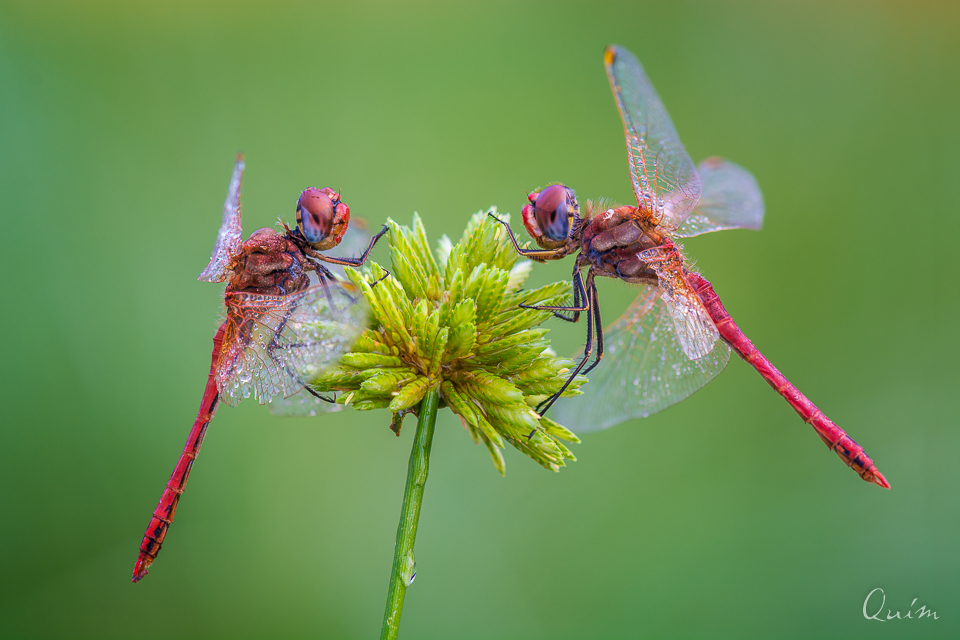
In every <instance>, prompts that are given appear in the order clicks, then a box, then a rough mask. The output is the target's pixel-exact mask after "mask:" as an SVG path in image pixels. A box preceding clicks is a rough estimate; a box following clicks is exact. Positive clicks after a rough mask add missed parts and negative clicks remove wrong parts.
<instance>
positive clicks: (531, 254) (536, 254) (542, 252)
mask: <svg viewBox="0 0 960 640" xmlns="http://www.w3.org/2000/svg"><path fill="white" fill-rule="evenodd" d="M487 215H488V216H490V217H491V218H493V219H494V220H496V221H497V222H499V223H500V224H502V225H503V226H504V227H506V228H507V235H509V236H510V242H512V243H513V248H514V249H516V250H517V253H519V254H520V255H522V256H523V257H525V258H533V259H534V260H543V259H546V258H553V257H555V256H557V255H559V254H560V253H561V252H562V248H561V249H522V248H520V243H518V242H517V237H516V236H515V235H513V229H511V228H510V224H509V223H507V222H504V221H503V220H501V219H500V218H498V217H497V216H495V215H493V214H492V213H490V212H489V211H488V212H487Z"/></svg>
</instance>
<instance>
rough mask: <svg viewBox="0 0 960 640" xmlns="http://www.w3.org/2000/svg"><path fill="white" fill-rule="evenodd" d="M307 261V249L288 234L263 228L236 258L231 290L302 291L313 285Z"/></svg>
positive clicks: (230, 284)
mask: <svg viewBox="0 0 960 640" xmlns="http://www.w3.org/2000/svg"><path fill="white" fill-rule="evenodd" d="M305 263H306V258H305V256H304V255H303V251H301V249H300V247H299V246H297V244H296V243H294V242H293V241H291V240H290V239H289V238H287V236H284V235H280V234H279V233H277V232H276V231H274V230H273V229H270V228H265V229H259V230H257V231H254V232H253V234H251V235H250V237H249V238H248V239H247V241H246V242H244V243H243V246H242V247H241V249H240V254H239V255H238V256H237V257H236V258H235V266H234V269H233V277H231V278H230V282H229V284H228V285H227V291H228V292H231V291H232V292H244V293H258V294H263V295H275V296H282V295H287V294H291V293H296V292H297V291H302V290H303V289H306V288H307V287H308V286H310V278H309V277H308V275H307V273H306V270H305V269H304V266H305Z"/></svg>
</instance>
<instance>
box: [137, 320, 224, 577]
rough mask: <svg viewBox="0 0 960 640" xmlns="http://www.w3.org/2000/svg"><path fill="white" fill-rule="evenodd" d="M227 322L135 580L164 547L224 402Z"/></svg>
mask: <svg viewBox="0 0 960 640" xmlns="http://www.w3.org/2000/svg"><path fill="white" fill-rule="evenodd" d="M226 327H227V324H226V323H223V324H222V325H220V328H219V329H217V333H216V335H214V336H213V357H212V361H211V363H210V376H209V377H208V378H207V386H206V388H205V389H204V391H203V400H202V401H201V402H200V411H198V412H197V419H196V420H195V421H194V423H193V428H192V429H190V436H189V437H188V438H187V444H186V445H184V447H183V453H182V454H181V455H180V460H178V461H177V466H176V467H175V468H174V470H173V475H171V476H170V480H169V482H167V487H166V488H165V489H164V490H163V495H162V496H160V503H159V504H158V505H157V508H156V509H154V510H153V517H152V518H150V524H149V526H147V530H146V532H145V533H144V534H143V542H141V543H140V557H139V558H137V564H136V565H135V566H134V567H133V581H134V582H139V581H140V579H141V578H143V576H145V575H147V569H148V568H149V567H150V565H151V564H152V563H153V561H154V560H155V559H156V557H157V554H158V553H160V547H161V545H163V538H164V537H165V536H166V535H167V529H169V527H170V523H171V522H173V515H174V513H175V512H176V510H177V503H178V502H179V501H180V494H182V493H183V489H184V487H186V486H187V478H188V477H190V469H191V468H192V467H193V461H194V460H195V459H196V458H197V454H199V453H200V445H201V444H203V435H204V434H205V433H206V431H207V425H209V424H210V420H212V419H213V414H214V413H216V411H217V405H218V404H219V403H220V394H219V392H218V391H217V382H216V380H215V379H214V371H215V370H216V368H217V361H218V360H219V359H220V349H221V346H222V345H223V333H224V330H225V329H226Z"/></svg>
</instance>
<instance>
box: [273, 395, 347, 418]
mask: <svg viewBox="0 0 960 640" xmlns="http://www.w3.org/2000/svg"><path fill="white" fill-rule="evenodd" d="M331 400H332V398H331ZM269 407H270V413H272V414H273V415H275V416H301V417H310V416H315V415H318V414H320V413H330V412H332V411H340V410H342V409H343V405H342V404H334V403H332V402H327V401H325V400H321V399H320V398H318V397H317V396H315V395H313V394H312V393H310V392H309V391H307V390H306V389H300V391H298V392H297V393H295V394H293V395H292V396H289V397H287V398H274V399H273V400H271V401H270V405H269Z"/></svg>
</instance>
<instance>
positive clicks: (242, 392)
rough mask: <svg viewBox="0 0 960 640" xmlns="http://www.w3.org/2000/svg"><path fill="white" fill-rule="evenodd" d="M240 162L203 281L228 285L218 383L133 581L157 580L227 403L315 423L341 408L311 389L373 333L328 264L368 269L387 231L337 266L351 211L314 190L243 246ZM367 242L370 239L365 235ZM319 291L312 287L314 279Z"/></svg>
mask: <svg viewBox="0 0 960 640" xmlns="http://www.w3.org/2000/svg"><path fill="white" fill-rule="evenodd" d="M243 168H244V163H243V160H242V158H238V159H237V163H236V166H235V168H234V170H233V176H232V177H231V179H230V187H229V189H228V191H227V199H226V201H225V202H224V203H223V222H222V224H221V226H220V232H219V234H218V236H217V241H216V244H214V247H213V254H212V255H211V256H210V264H208V265H207V268H206V269H204V270H203V273H201V274H200V277H199V280H203V281H206V282H227V287H226V289H225V290H224V293H223V300H224V306H225V311H226V313H225V315H226V319H225V320H224V322H223V324H221V325H220V328H219V329H217V332H216V334H215V335H214V336H213V357H212V361H211V363H210V375H209V376H208V377H207V386H206V388H205V389H204V392H203V400H202V401H201V402H200V410H199V412H198V413H197V419H196V420H195V421H194V423H193V428H192V429H190V435H189V437H188V438H187V444H186V446H184V448H183V454H182V455H181V456H180V459H179V460H178V461H177V466H176V467H175V468H174V470H173V475H171V476H170V481H169V482H167V486H166V488H165V489H164V490H163V495H162V496H161V497H160V503H159V504H158V505H157V508H156V509H155V510H154V511H153V516H152V517H151V519H150V524H149V526H148V527H147V530H146V533H144V536H143V541H142V542H141V543H140V556H139V557H138V558H137V563H136V565H135V567H134V569H133V581H134V582H138V581H139V580H140V579H141V578H143V577H144V576H145V575H147V569H148V568H149V567H150V565H151V564H152V563H153V561H154V560H155V559H156V557H157V554H158V553H159V552H160V547H161V545H162V544H163V540H164V537H165V536H166V534H167V529H168V528H169V527H170V523H171V522H173V516H174V513H175V512H176V509H177V503H178V502H179V500H180V495H181V494H182V493H183V490H184V487H185V486H186V484H187V478H188V477H189V475H190V469H191V468H192V466H193V461H194V460H195V459H196V457H197V454H199V453H200V445H201V443H202V442H203V436H204V433H205V432H206V430H207V425H209V424H210V420H212V419H213V414H214V413H215V412H216V410H217V406H218V405H219V404H220V402H221V401H222V402H225V403H226V404H229V405H237V404H238V403H239V402H240V401H241V400H242V399H243V398H248V397H250V396H253V397H254V398H256V399H257V401H258V402H260V403H261V404H264V403H267V402H271V400H273V399H274V398H276V400H275V401H274V402H273V403H272V404H271V408H272V409H273V408H274V405H278V407H277V409H278V410H277V411H276V412H278V413H285V414H303V415H313V414H315V413H316V412H318V411H323V410H327V409H326V408H327V407H331V408H333V407H336V406H337V405H333V404H332V402H333V401H332V399H329V398H325V397H323V396H321V395H320V394H318V393H316V392H315V391H314V390H313V389H311V388H310V387H309V386H308V385H307V381H308V380H310V379H311V378H313V377H315V376H316V374H317V373H318V372H319V371H320V370H321V369H323V368H324V367H325V366H327V365H330V364H333V363H334V362H336V360H337V359H338V358H339V357H340V355H342V354H343V353H344V352H345V351H346V350H347V349H349V347H350V346H351V345H352V343H353V341H354V340H355V339H356V337H357V336H358V335H359V334H360V332H362V331H363V329H364V327H365V322H366V308H365V306H364V305H363V304H362V302H361V300H360V299H358V297H357V296H356V293H358V292H357V291H351V290H350V285H348V284H346V283H344V282H343V280H342V279H341V278H339V277H337V276H335V275H334V274H333V273H332V272H331V271H330V269H328V268H327V267H326V266H324V265H323V264H322V263H323V262H326V263H331V264H334V265H350V266H360V265H361V264H363V262H364V261H365V260H366V259H367V256H368V255H369V253H370V250H371V249H373V246H374V245H375V244H376V242H377V240H378V239H379V238H380V237H381V236H382V235H383V234H384V233H386V230H387V227H386V226H384V228H383V229H382V230H381V231H380V232H379V233H378V234H377V235H376V236H374V237H373V238H372V239H369V243H368V244H367V246H366V250H365V251H364V252H363V254H362V255H361V256H360V257H359V258H333V257H330V256H325V255H323V254H321V253H319V251H325V250H328V249H332V248H333V247H335V246H337V245H338V244H340V242H341V240H342V239H343V238H344V236H345V234H346V233H347V228H348V226H349V223H350V208H349V207H348V206H347V205H346V204H345V203H344V202H342V201H341V200H340V194H338V193H336V192H335V191H333V190H332V189H329V188H325V189H314V188H311V189H307V190H306V191H304V192H303V193H302V194H301V195H300V198H299V200H298V201H297V226H296V227H295V228H294V229H290V228H288V227H287V226H286V225H285V224H284V225H283V228H284V231H285V233H284V234H283V235H281V234H279V233H277V232H276V231H274V230H273V229H269V228H267V229H260V230H258V231H254V232H253V233H252V234H251V235H250V238H249V239H247V241H246V242H243V241H242V233H243V230H242V228H241V221H240V180H241V177H242V175H243ZM356 235H363V234H356ZM311 271H312V272H314V273H315V274H316V276H317V278H318V279H319V284H315V285H312V286H311V283H310V272H311Z"/></svg>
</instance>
